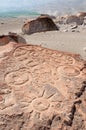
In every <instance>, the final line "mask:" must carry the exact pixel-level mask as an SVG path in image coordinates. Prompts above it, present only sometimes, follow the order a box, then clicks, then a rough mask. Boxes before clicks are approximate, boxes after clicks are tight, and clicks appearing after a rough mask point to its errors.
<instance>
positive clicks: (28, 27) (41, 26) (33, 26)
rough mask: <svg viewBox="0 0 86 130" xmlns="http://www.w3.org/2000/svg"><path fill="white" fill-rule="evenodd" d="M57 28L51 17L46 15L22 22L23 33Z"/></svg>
mask: <svg viewBox="0 0 86 130" xmlns="http://www.w3.org/2000/svg"><path fill="white" fill-rule="evenodd" d="M52 30H59V28H58V27H57V26H56V25H55V23H54V22H53V21H52V19H51V18H50V17H48V16H40V17H39V18H37V19H36V20H31V21H29V22H28V23H26V24H24V25H23V27H22V31H23V33H24V34H32V33H36V32H44V31H52Z"/></svg>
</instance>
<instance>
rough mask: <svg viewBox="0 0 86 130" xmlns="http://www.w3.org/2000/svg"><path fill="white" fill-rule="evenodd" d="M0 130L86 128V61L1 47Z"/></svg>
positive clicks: (36, 48) (22, 47) (33, 48)
mask: <svg viewBox="0 0 86 130" xmlns="http://www.w3.org/2000/svg"><path fill="white" fill-rule="evenodd" d="M0 130H86V62H85V61H83V60H81V59H80V57H79V56H78V55H76V54H69V53H64V52H60V51H55V50H50V49H46V48H42V47H40V46H32V45H24V44H16V43H9V44H7V45H5V46H0Z"/></svg>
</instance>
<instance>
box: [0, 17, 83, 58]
mask: <svg viewBox="0 0 86 130" xmlns="http://www.w3.org/2000/svg"><path fill="white" fill-rule="evenodd" d="M27 19H29V18H27V17H26V18H25V17H23V18H22V17H20V18H9V19H7V18H5V19H4V18H2V19H0V35H2V34H8V32H16V33H18V34H20V35H22V31H21V28H22V26H23V24H24V22H25V21H27ZM80 30H81V31H80ZM22 36H23V37H24V38H25V39H26V41H27V43H28V44H35V45H42V46H44V47H48V48H52V49H56V50H61V51H67V52H74V53H78V54H80V55H81V56H82V58H84V59H85V60H86V29H85V28H83V27H80V28H79V32H78V31H75V32H70V31H69V32H64V31H63V32H62V31H51V32H45V33H44V32H42V33H35V34H32V35H22Z"/></svg>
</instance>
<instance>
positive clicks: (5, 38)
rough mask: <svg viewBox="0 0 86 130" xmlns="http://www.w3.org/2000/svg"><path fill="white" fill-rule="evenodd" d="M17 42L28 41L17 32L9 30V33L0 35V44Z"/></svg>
mask: <svg viewBox="0 0 86 130" xmlns="http://www.w3.org/2000/svg"><path fill="white" fill-rule="evenodd" d="M12 41H13V42H17V43H26V41H25V39H24V38H22V37H21V36H19V35H17V34H16V33H11V32H9V34H8V35H2V36H0V46H1V45H5V44H8V43H9V42H12Z"/></svg>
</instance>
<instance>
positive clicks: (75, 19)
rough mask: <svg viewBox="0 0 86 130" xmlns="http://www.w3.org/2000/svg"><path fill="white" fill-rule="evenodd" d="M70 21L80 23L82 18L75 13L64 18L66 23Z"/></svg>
mask: <svg viewBox="0 0 86 130" xmlns="http://www.w3.org/2000/svg"><path fill="white" fill-rule="evenodd" d="M71 23H76V24H77V25H82V24H83V23H84V19H83V18H81V17H78V16H76V15H71V16H68V18H67V19H66V24H71Z"/></svg>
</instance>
